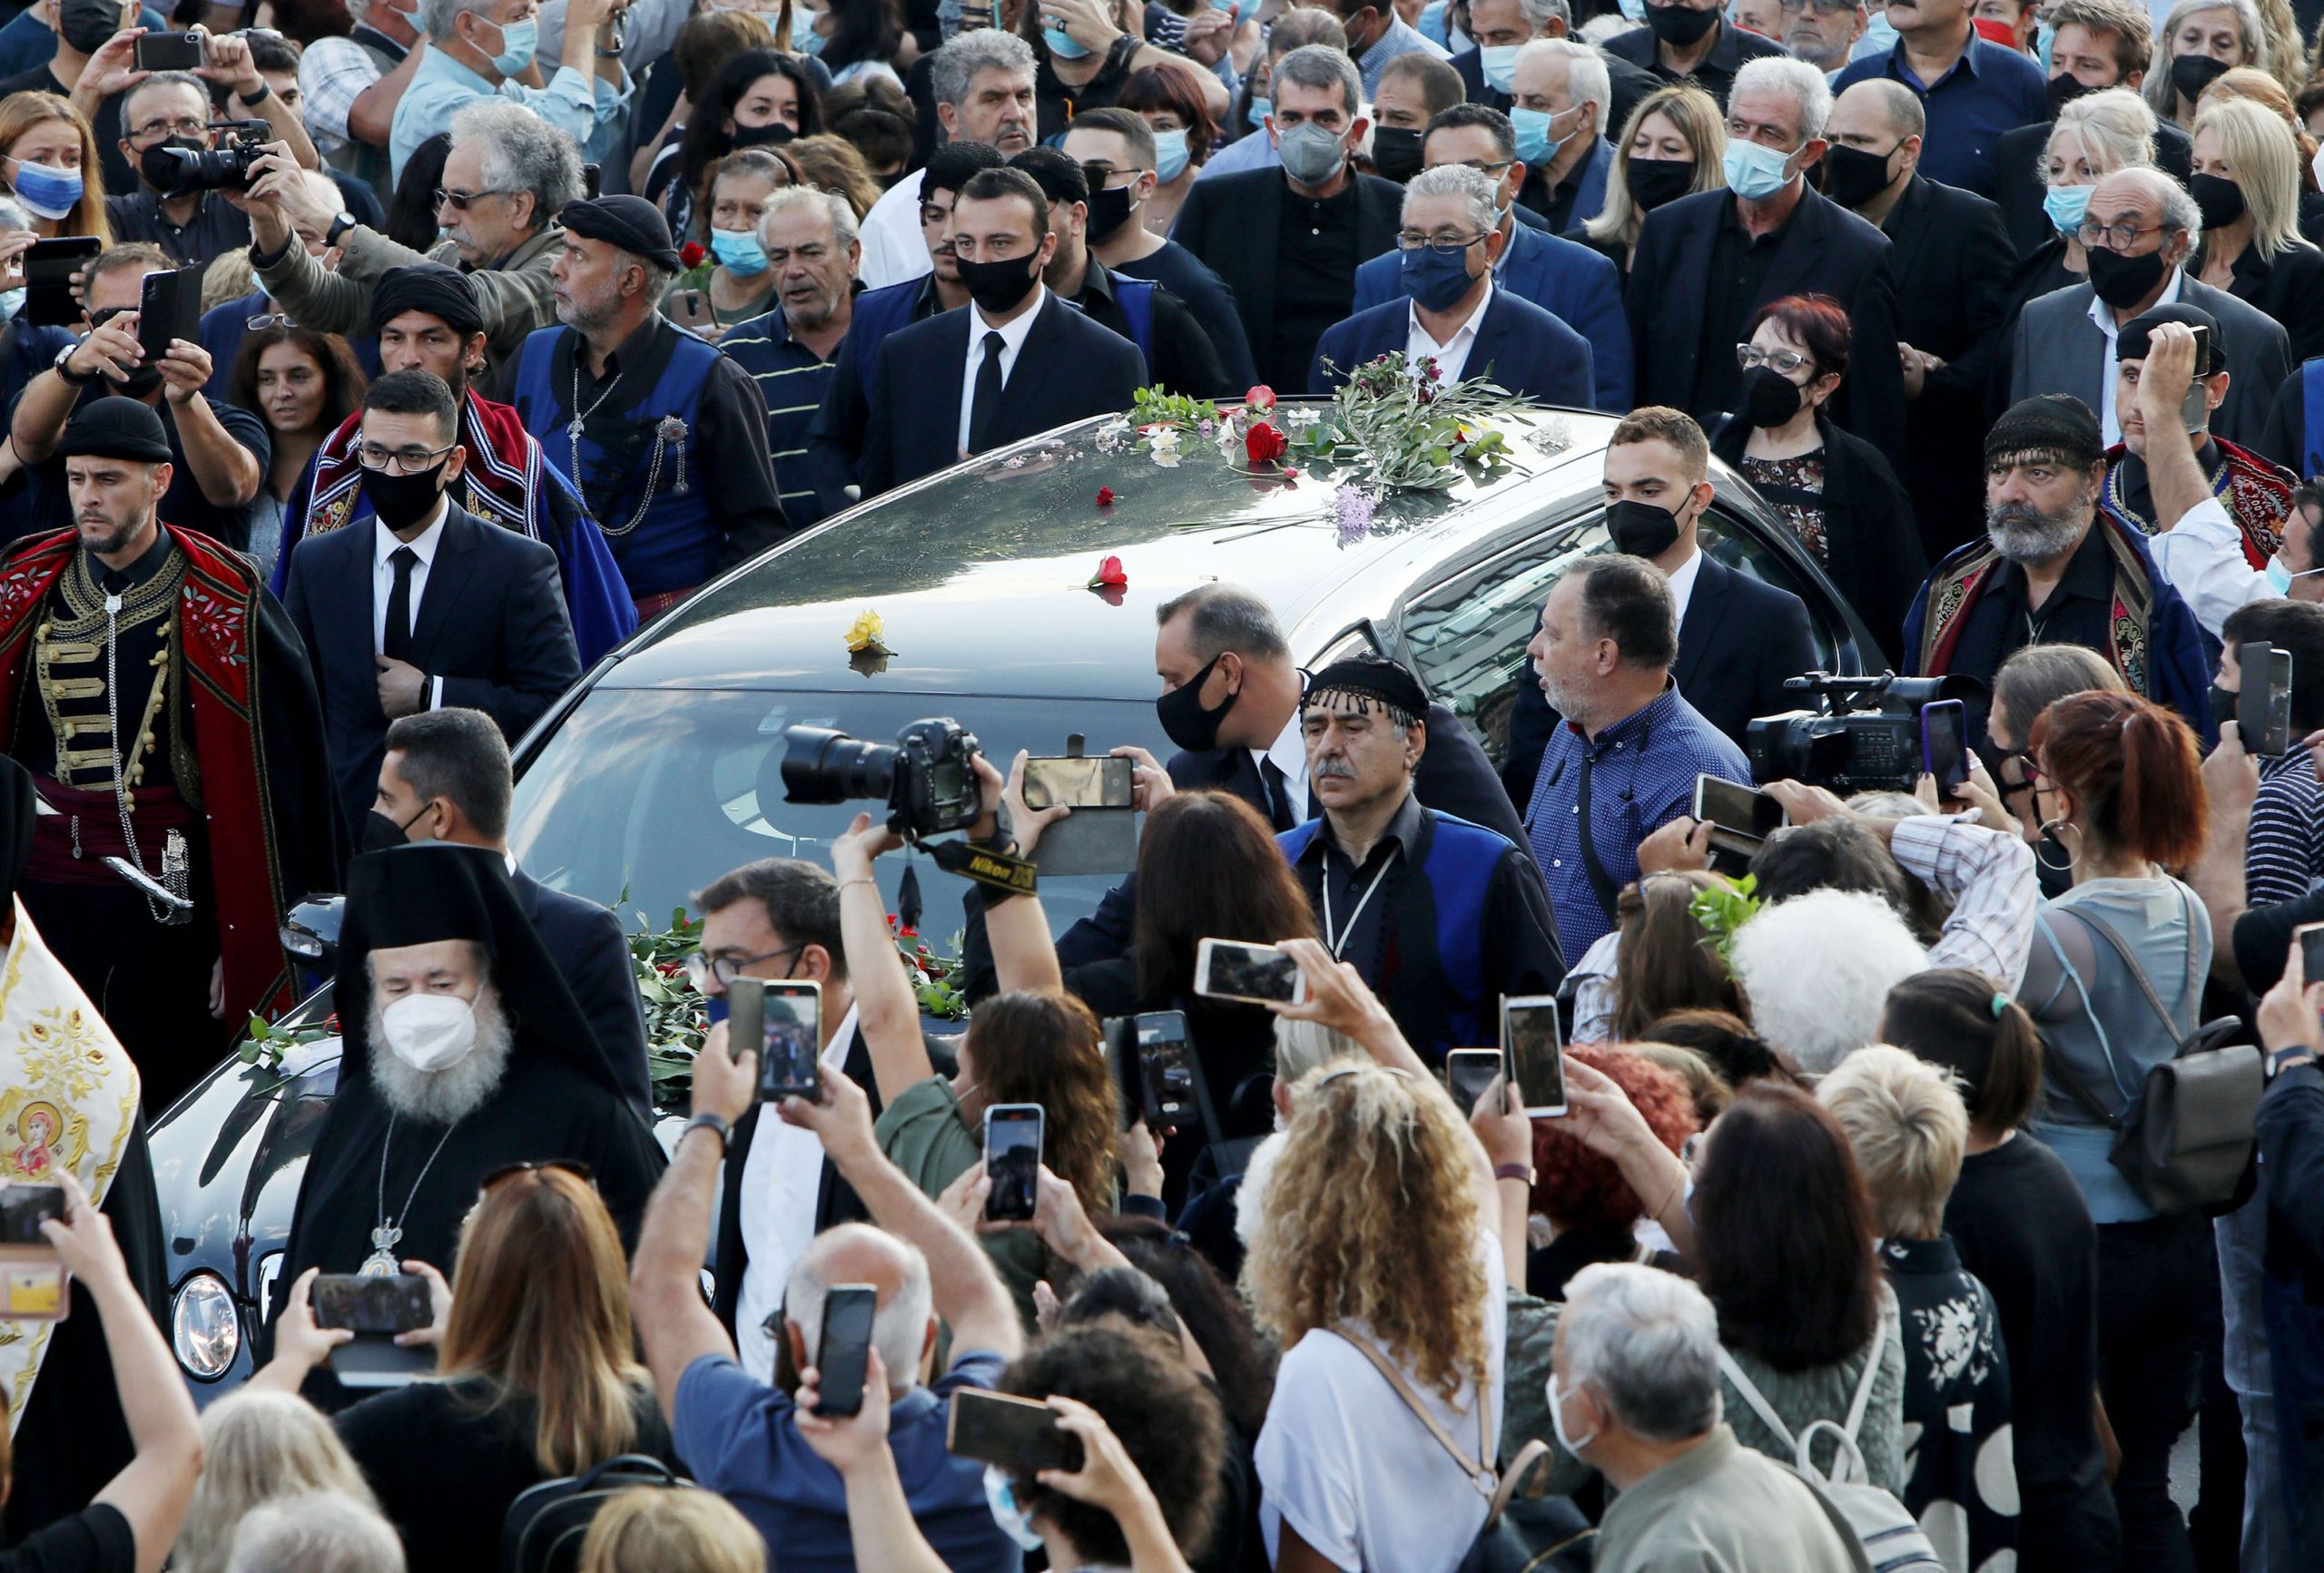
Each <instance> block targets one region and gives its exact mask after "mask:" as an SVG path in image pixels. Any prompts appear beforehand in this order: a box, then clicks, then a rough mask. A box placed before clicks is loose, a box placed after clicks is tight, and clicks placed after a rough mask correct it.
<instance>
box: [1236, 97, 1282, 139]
mask: <svg viewBox="0 0 2324 1573" xmlns="http://www.w3.org/2000/svg"><path fill="white" fill-rule="evenodd" d="M1273 113H1275V103H1274V101H1273V100H1272V99H1265V98H1258V97H1254V98H1253V99H1252V100H1251V113H1248V114H1246V115H1245V116H1244V117H1243V118H1244V119H1245V120H1247V121H1249V122H1250V123H1251V129H1252V130H1253V131H1265V130H1266V128H1267V116H1269V115H1271V114H1273Z"/></svg>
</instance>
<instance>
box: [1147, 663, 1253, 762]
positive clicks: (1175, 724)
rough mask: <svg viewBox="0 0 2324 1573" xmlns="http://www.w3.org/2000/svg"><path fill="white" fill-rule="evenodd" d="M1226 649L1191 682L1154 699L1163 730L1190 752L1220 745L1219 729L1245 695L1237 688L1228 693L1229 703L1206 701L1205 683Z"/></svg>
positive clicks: (1227, 699)
mask: <svg viewBox="0 0 2324 1573" xmlns="http://www.w3.org/2000/svg"><path fill="white" fill-rule="evenodd" d="M1225 654H1226V652H1225V651H1224V650H1222V651H1220V652H1219V653H1218V654H1217V655H1214V656H1212V657H1211V658H1210V659H1209V660H1208V661H1206V662H1205V663H1204V664H1203V669H1202V670H1201V671H1200V672H1197V673H1195V675H1194V680H1193V681H1192V682H1190V683H1180V684H1179V685H1178V686H1177V687H1176V688H1174V689H1172V690H1170V692H1169V693H1166V694H1164V695H1162V697H1160V698H1159V699H1157V700H1156V701H1155V702H1154V713H1155V715H1156V716H1157V718H1158V719H1159V720H1160V721H1161V723H1162V731H1163V734H1164V735H1165V736H1167V737H1168V738H1169V740H1170V741H1171V742H1175V743H1177V745H1178V746H1179V747H1180V748H1183V749H1185V750H1187V752H1190V753H1208V752H1210V751H1211V750H1212V749H1215V748H1216V747H1217V746H1218V729H1219V728H1220V727H1221V726H1223V725H1225V724H1226V713H1227V712H1228V711H1230V710H1232V709H1234V708H1235V702H1236V700H1238V699H1240V698H1242V697H1243V694H1242V691H1241V690H1239V689H1238V690H1236V692H1235V693H1230V694H1228V695H1227V696H1226V703H1224V704H1222V705H1220V706H1219V707H1218V708H1217V709H1216V710H1206V709H1204V708H1203V703H1202V685H1203V684H1204V683H1207V682H1209V681H1210V673H1211V670H1212V668H1214V667H1216V665H1217V664H1218V663H1219V659H1220V657H1222V656H1224V655H1225Z"/></svg>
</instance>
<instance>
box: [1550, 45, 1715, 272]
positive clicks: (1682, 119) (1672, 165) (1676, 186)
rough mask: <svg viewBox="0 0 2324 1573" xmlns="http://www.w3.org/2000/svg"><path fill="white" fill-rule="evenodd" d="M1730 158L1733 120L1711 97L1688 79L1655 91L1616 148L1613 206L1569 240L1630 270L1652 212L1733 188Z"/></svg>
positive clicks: (1609, 199)
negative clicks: (1677, 200)
mask: <svg viewBox="0 0 2324 1573" xmlns="http://www.w3.org/2000/svg"><path fill="white" fill-rule="evenodd" d="M1726 158H1727V118H1726V116H1724V115H1723V114H1721V113H1719V108H1718V101H1717V100H1716V99H1714V98H1712V97H1711V95H1710V94H1709V93H1705V92H1704V91H1703V90H1702V89H1700V88H1699V87H1695V86H1692V85H1690V84H1685V83H1678V84H1673V85H1671V86H1669V87H1665V88H1660V89H1658V90H1657V91H1655V92H1653V93H1649V94H1647V96H1646V97H1644V98H1643V99H1640V101H1639V105H1638V107H1637V108H1636V109H1634V110H1632V111H1630V123H1629V124H1628V125H1626V126H1624V127H1623V128H1622V140H1621V141H1620V143H1618V144H1616V146H1615V149H1614V167H1613V170H1612V172H1611V173H1610V175H1609V177H1608V179H1607V181H1606V205H1605V206H1604V207H1603V208H1601V209H1600V210H1599V211H1598V216H1597V217H1596V218H1594V219H1592V220H1590V221H1589V222H1588V223H1586V224H1584V225H1582V226H1581V230H1579V231H1576V232H1575V233H1574V234H1572V235H1571V236H1569V237H1568V238H1569V239H1571V240H1578V241H1581V242H1582V243H1583V244H1585V245H1588V246H1590V247H1593V248H1595V249H1596V250H1597V251H1601V252H1603V253H1604V254H1605V255H1607V256H1609V257H1610V258H1612V259H1613V260H1614V264H1615V265H1616V266H1617V267H1619V268H1620V269H1621V270H1622V271H1623V272H1625V273H1628V272H1629V271H1630V256H1631V253H1632V252H1633V251H1636V250H1637V248H1638V232H1639V230H1640V227H1641V226H1642V225H1644V224H1645V222H1646V215H1647V213H1648V211H1649V210H1651V209H1654V208H1659V207H1660V206H1661V205H1662V204H1663V203H1665V202H1670V201H1672V200H1673V199H1675V198H1678V197H1684V196H1691V195H1692V194H1694V193H1695V192H1712V191H1717V190H1718V188H1719V187H1721V186H1723V185H1725V184H1726V183H1727V176H1726V174H1725V172H1724V166H1725V162H1726Z"/></svg>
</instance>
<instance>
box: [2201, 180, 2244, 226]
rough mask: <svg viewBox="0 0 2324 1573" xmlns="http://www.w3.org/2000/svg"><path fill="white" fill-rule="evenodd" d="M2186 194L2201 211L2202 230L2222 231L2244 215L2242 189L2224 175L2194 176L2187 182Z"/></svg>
mask: <svg viewBox="0 0 2324 1573" xmlns="http://www.w3.org/2000/svg"><path fill="white" fill-rule="evenodd" d="M2187 194H2188V195H2189V196H2191V197H2192V198H2194V199H2195V206H2196V207H2198V208H2200V209H2201V210H2202V214H2203V228H2205V229H2206V230H2217V229H2223V228H2225V227H2226V226H2227V225H2229V224H2231V223H2233V222H2235V221H2236V220H2238V219H2240V218H2241V217H2242V216H2243V214H2244V211H2245V210H2244V202H2243V188H2242V187H2241V186H2239V185H2237V184H2236V183H2235V182H2233V181H2231V180H2229V179H2228V178H2227V177H2226V176H2225V175H2196V176H2193V177H2192V178H2191V179H2190V180H2189V181H2188V182H2187Z"/></svg>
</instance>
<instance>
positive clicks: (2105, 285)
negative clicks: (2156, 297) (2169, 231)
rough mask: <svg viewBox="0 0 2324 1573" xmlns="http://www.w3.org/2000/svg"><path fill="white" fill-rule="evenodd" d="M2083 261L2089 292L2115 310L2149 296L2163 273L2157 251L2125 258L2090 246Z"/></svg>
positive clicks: (2123, 308)
mask: <svg viewBox="0 0 2324 1573" xmlns="http://www.w3.org/2000/svg"><path fill="white" fill-rule="evenodd" d="M2086 261H2088V262H2089V264H2090V287H2091V289H2092V290H2093V291H2095V292H2096V294H2097V296H2098V298H2099V299H2100V300H2103V301H2105V302H2106V304H2108V305H2109V306H2112V307H2113V308H2115V309H2116V310H2129V309H2130V308H2131V307H2132V306H2135V305H2137V304H2138V303H2139V302H2140V301H2142V300H2145V299H2146V298H2147V297H2148V296H2149V295H2152V294H2153V293H2154V291H2155V290H2156V288H2157V287H2158V286H2159V285H2161V284H2162V275H2163V273H2164V272H2165V271H2166V270H2165V269H2164V267H2163V265H2162V252H2161V251H2149V252H2148V253H2147V254H2146V255H2145V256H2143V257H2125V256H2123V255H2122V253H2121V252H2120V251H2108V250H2107V249H2106V248H2105V247H2103V246H2093V247H2091V248H2090V253H2089V256H2088V257H2087V259H2086Z"/></svg>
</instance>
